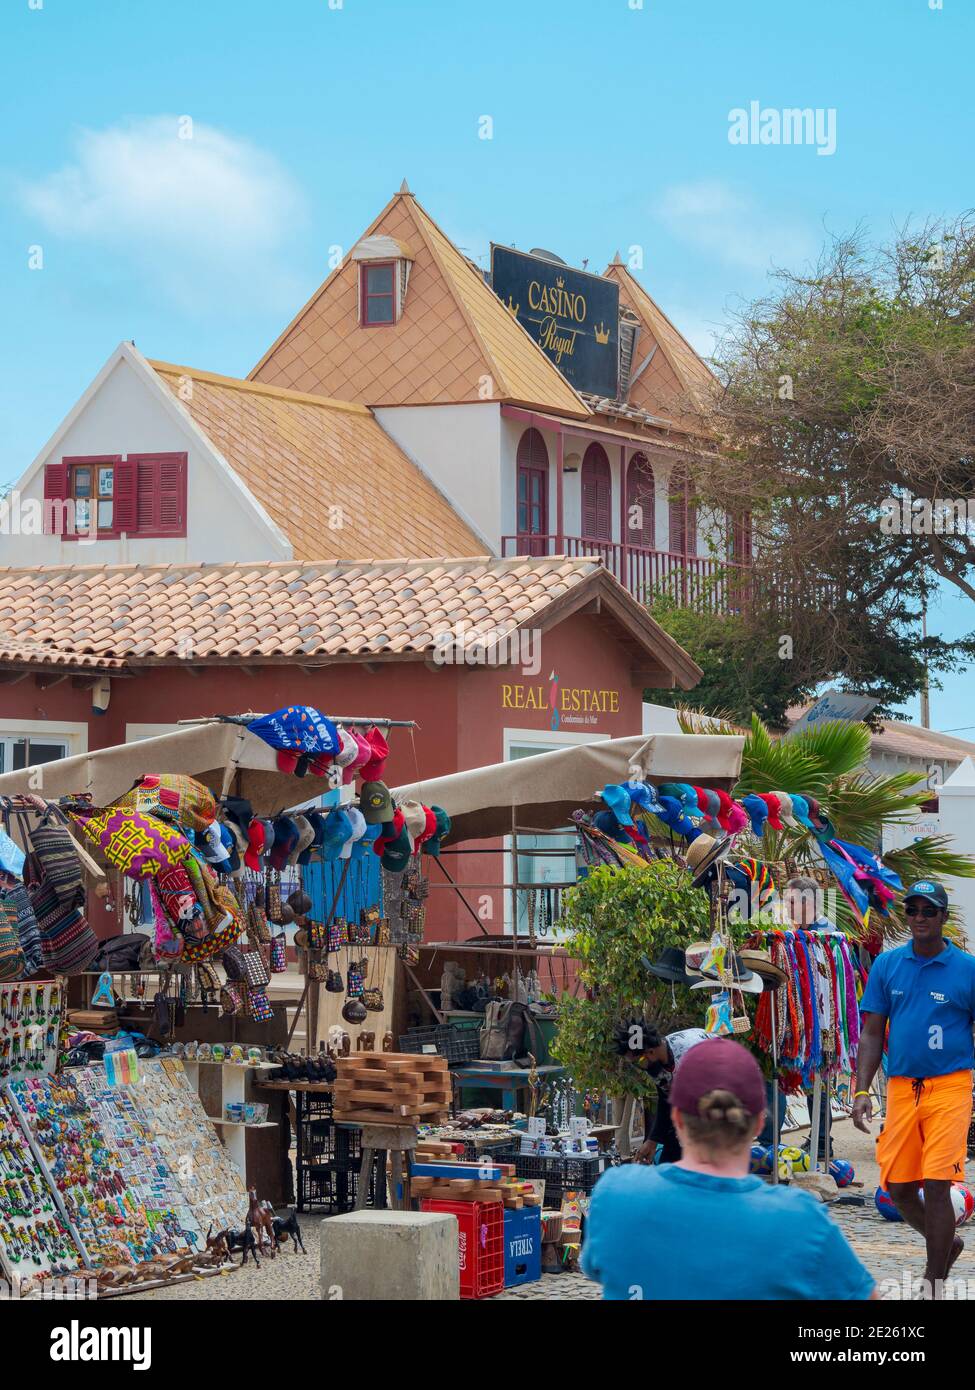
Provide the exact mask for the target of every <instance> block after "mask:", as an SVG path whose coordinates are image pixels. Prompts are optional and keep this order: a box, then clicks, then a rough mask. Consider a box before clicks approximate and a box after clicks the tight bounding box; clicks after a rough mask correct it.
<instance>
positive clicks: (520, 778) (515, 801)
mask: <svg viewBox="0 0 975 1390" xmlns="http://www.w3.org/2000/svg"><path fill="white" fill-rule="evenodd" d="M744 746H745V740H744V738H743V737H741V736H739V735H737V734H654V735H652V736H651V737H650V738H647V737H646V736H645V735H642V734H640V735H637V736H635V737H633V738H614V739H604V740H602V741H601V742H598V743H582V744H577V745H575V746H574V747H571V748H559V749H557V750H556V751H555V752H554V753H538V754H536V755H535V756H534V757H530V758H519V759H518V760H517V761H515V762H508V763H493V764H492V765H491V766H490V767H475V768H472V769H471V770H470V771H469V772H455V773H451V774H450V775H449V776H447V777H432V778H430V779H429V780H428V781H425V782H414V783H413V784H412V785H411V786H408V787H397V788H396V789H395V790H394V792H393V796H394V798H395V799H396V800H397V801H403V800H417V801H420V802H422V803H423V804H424V805H426V806H442V807H443V809H444V810H445V811H446V812H447V814H448V816H449V817H450V822H451V829H450V834H449V835H447V836H446V837H445V841H444V843H447V844H458V843H460V842H461V841H463V840H482V839H491V838H493V837H494V836H496V835H506V834H509V833H510V831H511V822H512V814H514V817H515V819H516V821H517V824H518V828H519V829H524V830H557V829H558V828H559V826H562V825H566V824H567V823H568V821H569V817H570V816H571V814H572V812H573V811H575V810H577V809H578V808H579V807H581V806H592V805H595V804H596V797H595V793H596V792H597V791H599V790H600V789H601V788H602V787H604V786H605V785H606V783H607V782H623V781H625V780H626V779H627V777H628V776H629V775H630V772H629V770H630V768H631V767H632V768H633V769H634V773H635V775H636V776H637V777H638V778H639V780H641V781H645V782H652V783H654V784H655V785H659V784H660V783H661V782H668V781H673V780H674V779H679V780H680V781H682V782H692V783H707V785H708V786H709V787H721V788H722V789H723V790H730V788H731V786H732V785H733V784H734V783H735V782H736V781H737V779H738V775H739V773H740V771H741V754H742V749H743V748H744ZM2 781H3V779H2V778H0V783H2Z"/></svg>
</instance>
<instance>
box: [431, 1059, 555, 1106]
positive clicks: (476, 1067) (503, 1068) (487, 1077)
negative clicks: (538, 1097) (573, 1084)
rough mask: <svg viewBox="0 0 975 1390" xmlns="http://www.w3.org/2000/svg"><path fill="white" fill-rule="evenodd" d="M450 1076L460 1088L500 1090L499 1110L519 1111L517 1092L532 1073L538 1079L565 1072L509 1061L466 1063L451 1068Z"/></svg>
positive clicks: (549, 1079)
mask: <svg viewBox="0 0 975 1390" xmlns="http://www.w3.org/2000/svg"><path fill="white" fill-rule="evenodd" d="M450 1075H451V1077H453V1078H454V1079H455V1080H456V1082H457V1085H458V1088H459V1089H460V1090H463V1089H464V1087H474V1086H477V1087H484V1088H485V1089H488V1090H494V1091H500V1092H501V1109H502V1110H518V1109H519V1108H521V1109H524V1108H525V1107H519V1105H518V1092H519V1091H525V1090H527V1089H528V1086H529V1081H530V1078H531V1077H532V1076H534V1077H535V1078H537V1080H538V1081H540V1082H543V1083H544V1082H546V1081H554V1080H555V1079H556V1078H557V1077H561V1076H564V1075H565V1067H557V1066H551V1065H544V1066H540V1067H535V1068H531V1067H515V1066H512V1065H511V1063H510V1062H471V1063H470V1064H469V1065H466V1066H460V1067H451V1069H450Z"/></svg>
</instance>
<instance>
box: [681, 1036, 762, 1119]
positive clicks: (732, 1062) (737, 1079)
mask: <svg viewBox="0 0 975 1390" xmlns="http://www.w3.org/2000/svg"><path fill="white" fill-rule="evenodd" d="M709 1091H730V1092H731V1094H732V1095H733V1096H734V1097H735V1099H736V1100H739V1101H741V1104H742V1107H743V1108H744V1109H745V1110H747V1111H748V1113H749V1115H760V1114H761V1112H762V1111H763V1110H764V1109H765V1104H766V1102H765V1082H764V1081H763V1080H762V1073H761V1070H760V1069H759V1065H758V1063H757V1062H756V1061H755V1058H754V1057H753V1056H752V1054H751V1053H750V1052H748V1051H746V1050H745V1048H743V1047H742V1046H741V1044H740V1043H736V1042H732V1041H731V1040H730V1039H729V1038H714V1039H712V1040H710V1041H708V1042H700V1043H698V1045H697V1046H696V1047H692V1048H691V1049H690V1051H689V1052H685V1054H684V1056H683V1057H682V1058H681V1060H680V1062H679V1063H678V1064H677V1070H676V1071H675V1072H674V1079H673V1081H672V1082H671V1083H670V1103H671V1105H672V1106H673V1108H674V1109H675V1110H679V1111H680V1112H681V1114H683V1115H697V1114H698V1102H699V1101H700V1100H701V1098H702V1097H703V1096H706V1095H707V1094H708V1092H709Z"/></svg>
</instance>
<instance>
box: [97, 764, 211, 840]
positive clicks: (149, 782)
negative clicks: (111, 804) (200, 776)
mask: <svg viewBox="0 0 975 1390" xmlns="http://www.w3.org/2000/svg"><path fill="white" fill-rule="evenodd" d="M115 804H116V805H117V806H122V807H125V808H127V809H128V810H131V811H142V812H144V813H145V814H147V815H150V816H155V817H157V819H159V820H163V821H167V822H168V823H169V824H170V825H180V826H182V827H183V828H184V829H186V830H206V828H207V826H209V825H212V824H213V822H214V820H215V819H216V815H217V802H216V798H215V796H214V795H213V792H212V791H211V790H210V788H209V787H207V786H204V784H203V783H202V782H197V781H196V779H195V778H193V777H186V776H184V775H183V774H182V773H178V772H162V773H151V774H149V775H147V776H145V777H143V778H142V779H141V781H139V782H137V783H136V785H135V786H134V787H133V788H132V790H131V791H128V792H126V793H125V795H124V796H122V797H119V799H118V801H117V802H116V803H115Z"/></svg>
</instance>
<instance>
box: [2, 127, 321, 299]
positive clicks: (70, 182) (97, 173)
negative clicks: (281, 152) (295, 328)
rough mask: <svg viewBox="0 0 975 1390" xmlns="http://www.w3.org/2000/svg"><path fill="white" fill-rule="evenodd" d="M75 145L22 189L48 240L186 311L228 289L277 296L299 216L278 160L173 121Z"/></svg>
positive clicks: (86, 136) (85, 135)
mask: <svg viewBox="0 0 975 1390" xmlns="http://www.w3.org/2000/svg"><path fill="white" fill-rule="evenodd" d="M187 136H189V138H186V137H187ZM74 145H75V148H74V157H73V159H72V161H71V162H70V163H69V164H66V165H65V166H64V167H63V168H62V169H59V170H57V171H56V172H53V173H50V174H47V175H45V176H44V177H42V178H39V179H37V180H36V181H34V182H33V183H28V184H26V185H24V186H23V187H22V188H21V201H22V203H23V205H24V207H25V208H26V210H27V211H28V212H29V213H31V214H32V215H33V216H34V217H36V218H37V219H38V221H39V222H40V223H41V225H42V226H43V227H44V228H45V229H46V230H47V231H48V232H50V233H53V234H54V235H55V236H59V237H63V238H65V239H68V240H75V241H86V242H89V243H91V244H92V245H96V246H99V247H102V248H104V249H106V250H109V251H112V252H115V253H118V254H120V255H124V256H126V257H127V258H129V259H130V260H131V261H132V262H133V264H135V265H136V266H138V267H139V268H140V269H141V270H143V271H145V272H148V273H151V274H152V275H153V276H155V277H156V278H157V280H158V281H159V282H160V284H161V286H162V287H163V288H164V289H166V290H168V291H169V292H172V293H175V294H177V295H178V296H179V297H180V298H181V299H184V300H186V301H188V302H190V303H192V302H194V301H195V300H196V299H197V297H198V296H200V295H202V296H204V297H206V298H211V297H212V295H213V292H214V290H216V291H217V292H218V293H219V292H221V291H223V292H225V291H226V290H227V289H228V288H230V287H231V286H233V287H235V288H237V289H242V288H244V286H245V285H246V286H248V288H249V290H250V297H251V298H252V300H253V299H258V300H266V299H267V298H268V295H269V293H270V294H273V293H274V285H275V281H276V280H278V281H279V279H280V275H281V274H282V272H285V271H286V270H287V267H284V266H283V265H280V264H278V265H277V266H275V265H274V264H273V262H274V261H275V258H278V260H279V261H280V259H281V258H282V256H283V252H282V247H283V244H284V242H285V239H286V237H287V235H288V233H289V232H290V231H291V230H292V228H293V227H294V225H295V223H296V222H298V221H300V220H302V217H303V211H304V205H303V199H302V196H301V193H300V190H299V189H298V187H297V185H296V183H295V182H294V180H293V179H292V178H291V176H290V175H289V174H288V173H287V172H286V171H285V170H284V169H283V168H282V167H281V166H280V165H279V164H278V163H277V161H276V160H275V159H274V158H273V157H272V156H271V155H269V154H266V153H265V152H264V151H263V150H261V149H259V148H258V147H257V146H255V145H252V144H251V143H250V142H249V141H247V140H243V139H239V138H237V137H235V136H232V135H227V134H225V133H224V132H222V131H220V130H217V129H216V128H215V127H213V126H208V125H204V124H201V123H198V122H192V123H190V124H189V125H187V118H186V117H177V116H152V117H146V118H142V119H137V120H131V121H128V122H125V123H123V124H120V125H115V126H110V127H108V128H107V129H105V130H98V131H95V130H81V131H79V133H78V134H77V136H76V138H75V142H74ZM214 277H215V279H214Z"/></svg>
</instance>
